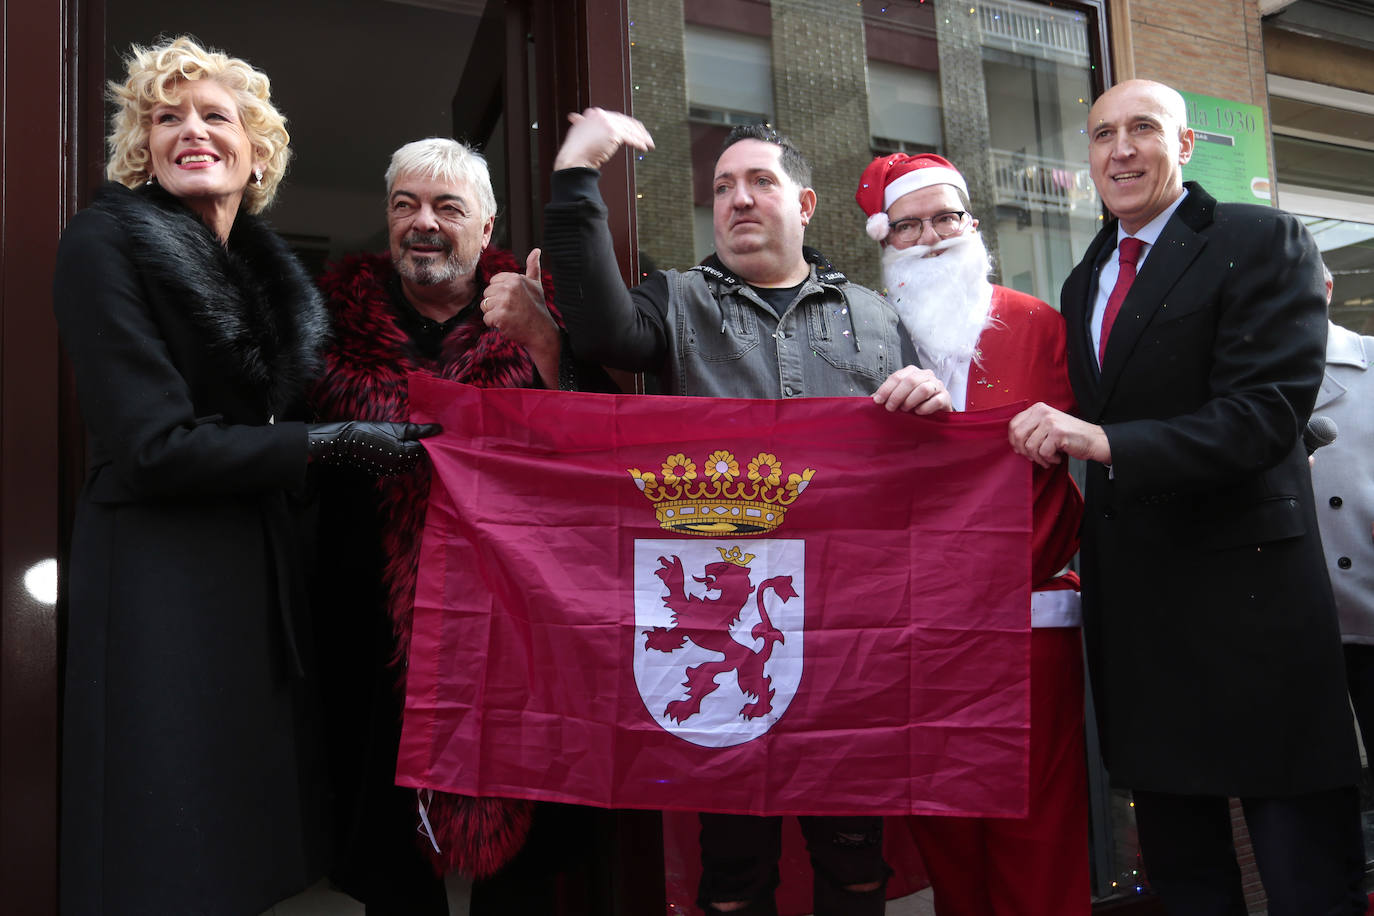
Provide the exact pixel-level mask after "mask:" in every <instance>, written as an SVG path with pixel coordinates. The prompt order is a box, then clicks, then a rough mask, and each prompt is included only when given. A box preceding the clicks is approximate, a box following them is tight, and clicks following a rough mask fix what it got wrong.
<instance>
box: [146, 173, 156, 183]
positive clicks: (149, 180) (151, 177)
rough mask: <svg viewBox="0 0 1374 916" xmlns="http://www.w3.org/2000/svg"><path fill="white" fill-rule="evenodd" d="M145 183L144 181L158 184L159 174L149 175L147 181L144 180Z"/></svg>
mask: <svg viewBox="0 0 1374 916" xmlns="http://www.w3.org/2000/svg"><path fill="white" fill-rule="evenodd" d="M143 183H144V184H145V185H153V184H156V183H157V176H156V175H149V176H148V180H147V181H145V182H143Z"/></svg>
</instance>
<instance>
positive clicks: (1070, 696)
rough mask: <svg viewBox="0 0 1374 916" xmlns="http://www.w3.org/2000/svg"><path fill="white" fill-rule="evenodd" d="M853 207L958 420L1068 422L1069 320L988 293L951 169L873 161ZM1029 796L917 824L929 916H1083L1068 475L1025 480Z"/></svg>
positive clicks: (1073, 499) (972, 223)
mask: <svg viewBox="0 0 1374 916" xmlns="http://www.w3.org/2000/svg"><path fill="white" fill-rule="evenodd" d="M854 197H855V199H856V200H857V201H858V203H859V206H860V207H862V208H863V210H864V212H865V213H866V214H868V225H867V228H868V234H869V235H870V236H871V237H872V238H873V239H874V240H875V241H877V242H878V243H879V244H880V245H882V247H883V254H882V258H883V279H884V281H885V282H886V285H887V296H888V299H889V300H890V301H891V302H892V304H893V305H894V306H895V307H896V309H897V312H898V314H899V315H900V316H901V319H902V322H903V323H904V324H905V325H906V328H907V331H908V332H910V334H911V338H912V341H913V342H914V343H915V344H916V348H917V353H918V355H919V357H920V360H921V365H923V366H925V367H926V368H928V369H931V370H932V371H934V372H935V374H936V375H937V376H938V377H939V378H940V380H941V381H942V382H943V383H944V384H945V387H946V388H948V390H949V393H950V396H951V398H952V400H953V401H954V409H955V410H979V409H983V408H988V407H999V406H1002V405H1004V404H1013V403H1016V402H1026V403H1034V402H1036V401H1044V402H1045V403H1047V404H1051V405H1053V406H1055V407H1057V408H1059V409H1060V410H1063V411H1065V412H1068V413H1071V412H1072V411H1073V408H1074V398H1073V392H1072V390H1071V389H1070V388H1069V379H1068V374H1067V370H1066V367H1065V349H1064V347H1065V331H1064V321H1063V319H1062V318H1061V316H1060V315H1059V313H1058V312H1057V311H1055V310H1054V309H1052V308H1051V307H1050V306H1048V305H1046V304H1045V303H1044V302H1041V301H1040V300H1039V299H1036V298H1035V297H1033V296H1028V295H1026V294H1024V293H1019V292H1017V291H1015V290H1011V289H1007V288H1005V287H1002V286H996V285H994V284H992V283H991V282H989V281H988V273H989V271H990V269H991V261H990V259H989V257H988V251H987V248H986V246H985V245H984V244H983V238H982V236H981V235H980V234H979V233H978V220H977V219H975V218H974V217H973V215H972V213H971V212H970V210H971V209H972V205H971V204H970V203H969V197H968V185H967V184H966V183H965V181H964V178H963V176H962V175H960V174H959V172H958V170H957V169H956V168H955V167H954V166H953V165H952V164H950V163H949V162H948V161H947V160H945V159H942V158H941V157H939V156H936V155H932V154H921V155H916V156H908V155H904V154H901V153H897V154H892V155H888V156H881V157H879V158H877V159H874V160H873V162H872V163H870V164H869V166H868V168H866V169H865V170H864V173H863V176H862V177H861V178H860V179H859V188H858V191H856V192H855V195H854ZM1032 488H1033V494H1032V495H1033V500H1034V502H1033V506H1034V508H1033V514H1034V526H1033V528H1034V530H1033V535H1032V541H1031V574H1032V589H1033V592H1032V595H1031V606H1030V609H1029V612H1030V621H1031V627H1032V631H1031V710H1030V720H1031V721H1030V728H1031V731H1030V799H1029V815H1028V816H1027V817H1025V818H1017V819H1007V818H966V817H914V818H911V819H910V825H911V830H912V833H913V834H914V835H915V837H916V840H917V843H918V845H919V846H920V851H921V856H922V858H923V859H924V860H925V863H926V867H927V871H928V873H929V875H930V879H931V883H932V884H933V885H934V889H935V910H936V912H937V913H938V914H939V916H994V914H996V916H1005V914H1017V916H1039V914H1043V916H1075V914H1083V916H1087V914H1088V913H1089V912H1090V910H1091V900H1090V896H1089V895H1090V892H1089V887H1088V829H1087V828H1088V796H1087V777H1086V770H1085V761H1084V746H1083V661H1082V656H1081V648H1080V636H1079V625H1080V622H1081V615H1080V611H1079V602H1078V592H1077V585H1078V577H1077V576H1076V575H1075V574H1074V573H1072V572H1066V571H1065V566H1066V564H1067V563H1068V562H1069V560H1070V558H1071V557H1072V556H1073V554H1074V552H1075V551H1076V550H1077V549H1078V526H1079V520H1080V517H1081V516H1082V512H1083V500H1082V497H1081V496H1080V494H1079V492H1078V488H1077V486H1075V485H1074V482H1073V480H1072V479H1070V477H1069V471H1068V462H1063V463H1060V464H1057V465H1054V466H1053V467H1050V468H1041V467H1036V468H1035V471H1034V476H1033V482H1032Z"/></svg>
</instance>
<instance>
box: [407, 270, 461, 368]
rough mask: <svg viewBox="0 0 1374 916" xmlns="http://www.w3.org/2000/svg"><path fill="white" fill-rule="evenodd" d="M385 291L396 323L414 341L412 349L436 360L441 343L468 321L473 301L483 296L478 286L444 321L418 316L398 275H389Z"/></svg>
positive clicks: (441, 346) (442, 344) (441, 347)
mask: <svg viewBox="0 0 1374 916" xmlns="http://www.w3.org/2000/svg"><path fill="white" fill-rule="evenodd" d="M387 292H388V293H389V294H390V296H391V304H392V306H393V307H394V308H395V310H396V325H397V326H398V327H399V328H400V329H401V330H402V331H404V332H405V335H406V336H407V337H409V338H410V340H411V342H412V343H413V344H415V348H416V349H417V350H419V351H420V354H421V355H422V356H424V357H425V358H426V359H438V358H439V353H440V352H441V351H442V349H443V346H444V340H445V338H447V337H448V335H449V334H450V333H451V332H452V331H453V329H454V328H456V327H457V326H458V325H459V324H461V323H463V322H464V321H467V320H468V318H469V317H471V314H472V312H471V309H472V303H473V302H478V301H480V300H481V298H482V291H481V290H480V289H479V290H478V291H477V295H475V296H473V298H472V302H469V303H468V304H467V305H465V306H463V307H462V308H460V309H459V310H458V311H457V312H456V313H455V314H454V315H453V317H451V318H449V319H448V320H446V321H435V320H434V319H433V318H428V317H426V316H424V315H421V314H420V313H419V312H418V311H416V310H415V306H413V305H411V304H410V300H408V299H407V298H406V295H405V290H404V288H403V287H402V286H401V278H400V277H398V276H396V275H394V274H393V275H392V277H391V281H390V282H389V283H388V284H387Z"/></svg>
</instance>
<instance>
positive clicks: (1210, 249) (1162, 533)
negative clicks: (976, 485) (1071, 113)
mask: <svg viewBox="0 0 1374 916" xmlns="http://www.w3.org/2000/svg"><path fill="white" fill-rule="evenodd" d="M1188 189H1189V194H1188V196H1187V198H1185V200H1184V201H1183V203H1182V204H1181V205H1180V206H1179V208H1178V210H1177V211H1176V212H1175V213H1174V215H1173V217H1172V218H1171V219H1170V220H1169V222H1168V223H1167V225H1166V226H1165V228H1164V231H1163V232H1162V234H1161V235H1160V237H1159V239H1158V240H1157V242H1156V243H1155V245H1154V247H1153V248H1152V249H1151V250H1150V252H1149V254H1148V256H1147V258H1146V261H1145V263H1144V264H1143V265H1142V266H1141V268H1140V272H1139V274H1138V276H1137V278H1136V281H1135V283H1134V285H1133V286H1132V288H1131V292H1130V294H1129V295H1128V296H1127V298H1126V300H1125V301H1124V303H1123V304H1122V308H1121V312H1120V313H1119V315H1118V316H1117V319H1116V323H1115V325H1114V327H1113V329H1112V334H1111V337H1110V339H1109V341H1108V345H1107V351H1106V356H1105V360H1104V365H1103V368H1102V371H1101V373H1100V374H1099V372H1098V369H1097V362H1096V358H1095V355H1094V350H1093V347H1092V342H1091V337H1090V332H1089V322H1090V320H1091V310H1092V305H1093V296H1094V294H1095V292H1096V274H1097V271H1098V269H1099V266H1100V262H1101V261H1102V260H1104V254H1105V253H1107V252H1109V251H1110V247H1109V246H1115V244H1116V232H1117V224H1116V222H1115V221H1112V222H1110V223H1109V224H1108V225H1107V226H1106V227H1105V228H1104V229H1103V230H1102V232H1100V233H1099V234H1098V236H1097V238H1096V239H1094V241H1093V243H1092V245H1091V247H1090V248H1089V249H1088V252H1087V254H1086V255H1085V256H1084V258H1083V260H1082V261H1081V262H1080V263H1079V264H1078V266H1077V267H1076V268H1075V269H1074V271H1073V273H1072V274H1070V276H1069V278H1068V280H1067V281H1066V282H1065V284H1064V289H1063V293H1062V309H1063V313H1064V317H1065V320H1066V321H1067V323H1068V329H1069V375H1070V380H1071V382H1072V384H1073V388H1074V394H1075V395H1076V397H1077V400H1078V404H1079V411H1080V414H1081V416H1083V417H1084V418H1085V419H1087V420H1089V421H1091V422H1093V423H1097V424H1100V425H1102V426H1103V428H1104V429H1105V430H1106V433H1107V438H1108V440H1109V442H1110V443H1111V450H1112V467H1111V469H1110V472H1109V469H1108V468H1107V467H1105V466H1103V465H1098V464H1093V463H1090V464H1089V467H1088V471H1087V487H1086V491H1087V492H1086V496H1087V510H1086V513H1085V517H1084V530H1083V547H1082V550H1083V597H1084V610H1085V636H1086V640H1087V645H1088V652H1089V664H1090V670H1091V672H1092V676H1093V689H1094V697H1095V701H1096V706H1097V711H1098V718H1099V727H1100V730H1101V737H1102V744H1103V753H1104V756H1105V757H1106V760H1107V764H1108V768H1109V769H1110V771H1111V774H1112V778H1113V781H1114V782H1116V783H1117V784H1119V785H1124V786H1129V787H1131V788H1137V789H1146V790H1153V791H1162V792H1177V793H1200V794H1228V795H1238V796H1249V795H1285V794H1292V793H1297V792H1306V791H1317V790H1320V789H1324V788H1331V787H1334V786H1339V785H1350V784H1353V783H1354V782H1355V780H1356V779H1357V777H1358V772H1359V762H1358V758H1357V753H1356V750H1355V744H1354V735H1353V730H1352V725H1351V719H1350V714H1349V709H1348V705H1347V701H1346V699H1345V685H1344V678H1343V674H1342V662H1341V654H1340V640H1339V633H1338V629H1337V625H1336V616H1335V610H1334V605H1333V602H1332V599H1331V590H1330V583H1329V582H1328V580H1327V576H1326V571H1325V564H1324V562H1323V560H1322V554H1321V543H1320V540H1319V538H1318V535H1317V526H1316V520H1315V515H1314V513H1313V504H1312V502H1313V501H1312V488H1311V479H1310V474H1309V472H1308V468H1307V462H1306V456H1305V453H1304V451H1303V449H1302V447H1301V444H1300V436H1301V431H1302V428H1303V426H1304V424H1305V423H1306V421H1307V418H1308V415H1309V413H1310V412H1311V408H1312V404H1313V402H1314V400H1315V398H1316V393H1317V389H1318V388H1319V387H1320V385H1321V379H1322V369H1323V363H1324V358H1325V341H1326V315H1325V302H1324V290H1323V286H1322V276H1321V267H1320V256H1319V254H1318V251H1317V248H1316V245H1315V244H1314V243H1313V241H1312V239H1311V236H1310V235H1309V234H1308V233H1307V230H1306V229H1305V227H1304V226H1303V225H1302V223H1301V222H1300V221H1299V220H1297V219H1296V218H1294V217H1292V216H1290V215H1289V214H1286V213H1283V212H1282V211H1279V210H1274V209H1270V208H1268V207H1260V206H1254V205H1248V204H1219V203H1217V202H1216V200H1214V199H1213V198H1212V197H1211V196H1210V195H1208V194H1207V192H1206V191H1204V190H1203V189H1202V188H1201V187H1200V186H1198V185H1196V184H1192V183H1190V184H1189V185H1188Z"/></svg>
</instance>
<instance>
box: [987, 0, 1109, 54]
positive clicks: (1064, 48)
mask: <svg viewBox="0 0 1374 916" xmlns="http://www.w3.org/2000/svg"><path fill="white" fill-rule="evenodd" d="M975 5H976V6H977V9H978V24H979V26H980V27H981V28H982V30H983V44H984V45H986V46H987V47H990V48H1001V49H1003V50H1005V51H1012V52H1014V53H1017V54H1025V55H1027V56H1030V57H1039V58H1042V59H1044V60H1053V61H1058V62H1059V63H1064V64H1072V65H1075V66H1079V67H1087V66H1088V65H1089V63H1091V61H1090V56H1089V49H1088V23H1087V20H1086V18H1085V17H1084V15H1083V14H1082V13H1075V12H1071V11H1066V10H1057V9H1054V8H1052V7H1047V6H1035V5H1032V4H1029V3H1021V2H1018V0H977V3H976V4H975Z"/></svg>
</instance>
